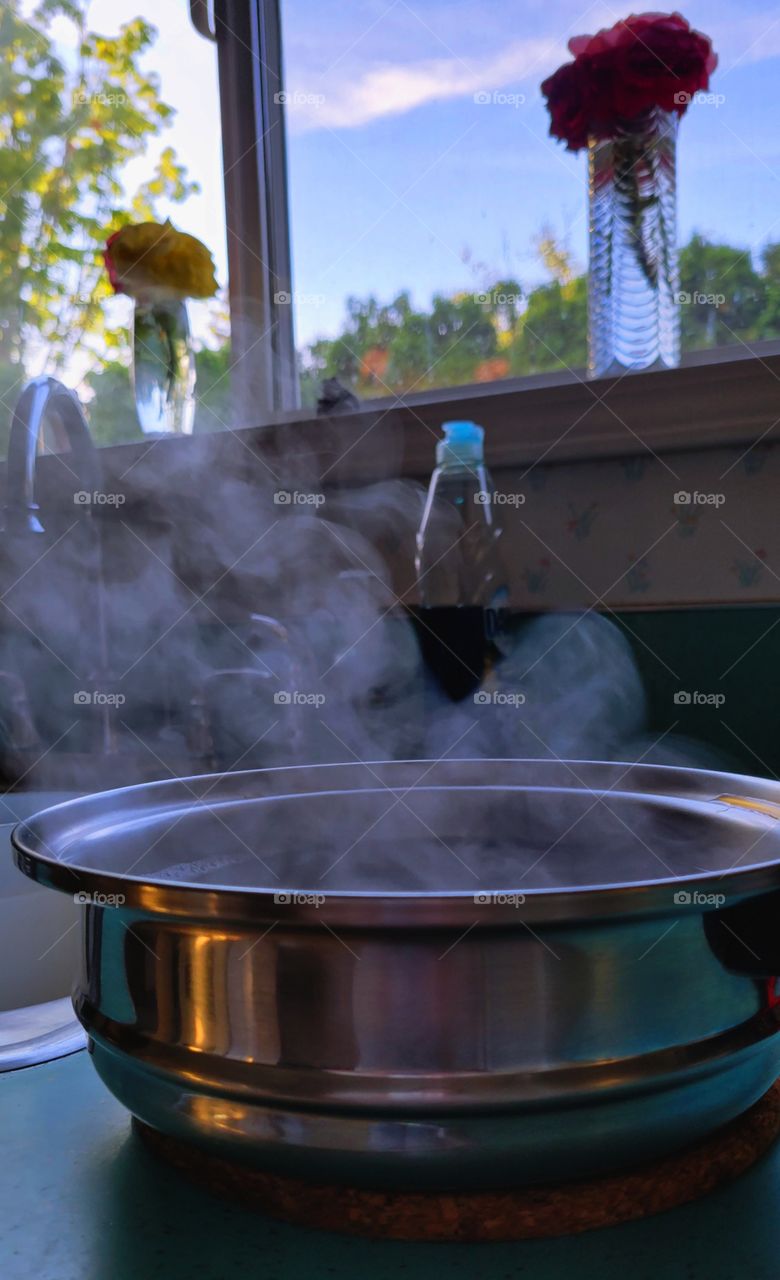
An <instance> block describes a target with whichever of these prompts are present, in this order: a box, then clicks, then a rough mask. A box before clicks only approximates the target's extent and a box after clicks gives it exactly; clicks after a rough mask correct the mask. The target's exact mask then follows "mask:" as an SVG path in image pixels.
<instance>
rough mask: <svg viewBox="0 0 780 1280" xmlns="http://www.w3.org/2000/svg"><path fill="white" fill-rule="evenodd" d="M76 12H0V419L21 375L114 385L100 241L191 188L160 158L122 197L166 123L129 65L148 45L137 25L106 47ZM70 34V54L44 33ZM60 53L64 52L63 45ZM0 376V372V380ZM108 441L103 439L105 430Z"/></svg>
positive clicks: (44, 6) (115, 339) (167, 155)
mask: <svg viewBox="0 0 780 1280" xmlns="http://www.w3.org/2000/svg"><path fill="white" fill-rule="evenodd" d="M86 7H87V6H86V3H85V0H42V2H41V3H40V4H38V5H37V7H36V8H35V10H34V11H33V13H32V15H28V16H27V17H23V16H22V9H21V5H20V3H19V0H3V3H2V6H0V193H2V200H0V390H2V392H3V399H2V404H3V417H4V418H7V415H8V412H9V410H10V408H11V407H12V405H13V400H14V398H15V392H16V391H18V387H19V385H20V383H21V381H23V379H24V377H25V376H26V374H27V373H29V372H30V371H31V370H35V369H39V368H45V369H46V370H47V371H48V372H50V373H53V374H55V375H57V374H58V373H60V372H61V371H63V370H64V369H66V368H67V367H68V366H69V365H70V364H71V362H72V360H73V356H74V353H75V352H77V351H78V352H79V353H80V358H81V360H82V361H83V358H84V353H85V352H86V353H88V355H89V357H90V358H91V360H92V362H93V364H94V365H95V366H96V367H101V366H106V367H107V383H109V382H111V381H112V379H114V380H115V379H116V378H117V377H118V376H119V375H118V372H117V370H116V369H114V368H112V362H114V361H115V360H116V357H117V354H118V353H119V352H120V351H121V349H122V348H123V347H124V346H125V345H126V335H125V334H122V333H116V332H113V331H112V330H111V329H110V327H109V326H108V325H107V324H106V320H105V307H104V302H105V299H106V298H107V296H108V295H109V293H110V287H109V285H108V281H107V280H106V277H105V271H104V267H103V261H102V253H101V250H102V247H103V243H104V241H105V238H106V234H107V233H108V232H110V231H112V230H114V229H116V228H117V227H119V226H121V225H122V224H123V223H125V222H128V221H141V220H144V219H148V218H153V217H155V216H156V211H157V205H158V202H159V201H160V200H163V199H165V200H167V201H170V200H174V201H180V200H184V199H185V198H186V197H187V196H188V195H189V194H190V192H192V191H193V190H194V189H195V187H194V184H192V183H190V182H189V181H188V180H187V176H186V173H185V171H184V169H183V168H182V167H181V165H179V164H178V162H177V160H176V155H175V152H174V151H173V150H172V149H171V148H166V149H165V150H164V151H163V152H162V155H161V157H160V160H159V163H158V165H157V167H156V169H155V170H154V171H153V172H152V173H151V174H150V177H149V179H148V181H147V182H145V183H144V184H143V185H142V186H141V187H139V188H138V190H136V191H135V192H134V193H133V194H131V195H130V196H129V197H128V195H127V194H126V192H125V189H124V186H123V181H122V179H123V173H124V170H125V167H126V165H127V164H128V162H129V161H131V160H133V159H134V158H136V157H138V156H142V155H144V154H145V152H146V149H147V146H148V143H149V141H150V140H151V139H153V138H156V137H157V136H158V135H159V133H160V131H161V130H162V129H163V127H164V126H165V125H166V124H167V123H168V122H169V121H170V119H171V117H172V115H173V110H172V108H171V107H170V106H168V105H167V104H166V103H165V102H163V101H162V100H161V97H160V85H159V81H158V79H157V77H156V76H155V75H154V74H152V73H149V72H146V71H144V70H142V68H141V60H142V58H143V55H144V54H145V53H146V51H147V50H148V49H149V48H150V47H151V46H152V44H153V43H154V40H155V37H156V31H155V28H154V27H153V26H151V25H150V24H149V23H148V22H145V21H144V20H143V19H142V18H136V19H134V20H133V21H132V22H128V23H125V24H124V25H123V26H122V27H121V28H120V30H119V34H118V35H116V36H110V37H109V36H103V35H100V34H99V33H97V32H95V31H91V30H89V29H88V26H87V22H86ZM55 19H59V20H60V21H62V20H63V19H64V20H65V21H66V22H68V23H70V25H71V28H72V32H73V35H74V45H75V54H73V55H71V54H70V53H69V54H67V55H65V54H63V53H62V52H61V50H60V48H59V47H58V45H57V44H55V41H54V39H53V37H52V34H51V27H52V23H53V22H54V20H55ZM67 43H69V42H67ZM9 371H10V372H9ZM106 429H107V427H106Z"/></svg>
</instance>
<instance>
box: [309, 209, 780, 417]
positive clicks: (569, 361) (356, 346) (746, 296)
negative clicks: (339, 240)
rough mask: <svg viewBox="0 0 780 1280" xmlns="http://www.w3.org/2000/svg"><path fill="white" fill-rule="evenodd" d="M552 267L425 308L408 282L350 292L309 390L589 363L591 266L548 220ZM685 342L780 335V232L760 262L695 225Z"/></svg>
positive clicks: (684, 285) (317, 355)
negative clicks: (398, 289) (540, 279)
mask: <svg viewBox="0 0 780 1280" xmlns="http://www.w3.org/2000/svg"><path fill="white" fill-rule="evenodd" d="M536 248H537V252H538V254H539V257H540V260H541V262H542V264H543V265H544V267H545V268H546V270H547V272H548V274H549V275H550V277H551V279H550V280H549V281H548V282H547V283H545V284H541V285H538V286H537V287H536V288H533V289H531V290H529V291H528V292H527V293H524V292H523V290H522V288H521V286H520V285H519V284H518V283H517V281H513V280H505V281H497V282H496V283H494V284H491V285H488V286H486V287H485V289H484V291H482V292H479V293H473V294H472V293H459V294H455V295H454V296H453V297H450V298H446V297H443V296H440V295H437V296H435V297H434V299H433V302H432V305H431V308H430V310H427V311H416V310H415V309H414V307H413V306H412V303H411V301H410V298H409V295H408V294H407V293H403V294H399V296H398V297H397V298H396V299H395V300H394V301H393V302H392V303H390V304H389V306H384V305H383V304H382V303H380V302H379V301H378V300H377V299H376V298H375V297H373V296H371V297H368V298H366V299H362V300H361V299H358V298H350V299H349V302H348V306H347V321H346V325H345V327H344V332H343V333H342V334H340V335H339V336H338V337H337V338H334V339H322V340H320V341H319V342H315V343H314V344H312V346H311V347H309V348H308V349H307V350H306V351H305V352H304V353H303V356H302V362H301V363H302V371H303V372H302V382H303V395H304V400H305V402H307V403H313V402H314V400H315V399H316V388H317V385H318V383H319V380H320V379H322V378H332V377H336V378H339V379H340V381H342V382H343V383H345V384H346V385H347V386H350V387H352V388H353V389H354V390H355V391H356V393H357V394H358V395H360V396H361V397H369V396H381V395H389V394H403V393H408V392H409V391H418V390H425V389H426V388H430V387H445V386H454V385H457V384H458V383H469V382H474V381H488V380H491V381H492V380H494V379H498V378H504V377H509V376H513V377H518V376H522V375H526V374H532V373H543V372H545V371H547V370H552V369H582V368H583V367H584V365H585V363H586V360H587V313H588V299H587V292H588V290H587V276H586V275H584V274H582V273H577V272H576V271H575V269H574V266H573V263H572V260H571V258H570V256H569V254H568V253H567V252H566V250H565V249H563V248H562V247H561V246H560V245H559V244H558V243H556V241H555V240H554V238H553V237H552V236H551V235H550V233H549V232H548V231H542V233H541V235H540V236H539V237H538V239H537V243H536ZM680 291H681V296H682V298H683V301H682V302H681V305H680V314H681V326H682V348H683V351H696V350H700V349H701V348H703V347H715V346H728V345H732V344H735V343H736V344H738V343H740V342H745V343H747V342H750V341H756V340H759V339H762V338H774V337H778V336H780V244H774V245H768V246H767V247H766V248H765V249H764V250H763V252H762V253H761V255H760V258H759V260H758V263H757V264H756V263H755V262H754V260H753V258H752V256H751V254H750V251H749V250H743V249H739V248H735V247H734V246H732V245H726V244H717V243H713V242H711V241H709V240H706V239H705V238H704V237H703V236H700V235H694V236H692V237H691V239H690V240H689V242H688V243H687V244H686V245H685V246H684V248H683V249H682V250H681V253H680Z"/></svg>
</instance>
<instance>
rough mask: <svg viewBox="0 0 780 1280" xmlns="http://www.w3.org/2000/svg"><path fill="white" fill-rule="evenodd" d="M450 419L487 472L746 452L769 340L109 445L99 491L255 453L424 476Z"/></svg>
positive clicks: (776, 401) (313, 465)
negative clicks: (673, 365) (473, 440)
mask: <svg viewBox="0 0 780 1280" xmlns="http://www.w3.org/2000/svg"><path fill="white" fill-rule="evenodd" d="M456 416H457V417H462V416H466V417H469V418H473V419H474V420H475V421H476V422H479V423H480V424H481V425H482V426H484V427H485V430H486V446H487V458H488V463H489V464H490V465H491V467H492V468H493V469H494V470H499V469H501V468H506V467H513V466H525V465H528V464H530V463H538V462H540V461H542V460H544V461H545V462H561V461H564V460H566V461H571V460H587V459H591V458H600V457H627V456H631V455H636V454H642V453H668V452H674V451H680V450H697V449H706V448H715V447H718V446H723V445H729V444H733V445H738V444H741V445H746V444H750V443H755V442H757V441H759V440H762V439H767V438H769V437H770V435H771V433H772V432H773V431H774V428H775V427H776V426H777V425H779V424H780V340H778V341H771V342H762V343H755V344H754V345H753V347H752V348H750V349H748V348H747V347H746V346H738V347H729V348H721V349H719V350H717V351H702V352H696V353H693V354H692V355H690V356H688V357H687V358H686V360H685V362H684V363H683V364H682V365H681V366H680V367H679V368H677V369H667V370H661V371H657V372H653V373H632V374H627V375H623V376H622V377H618V378H600V379H594V380H592V381H588V380H586V379H585V377H584V375H582V374H579V373H576V372H560V373H550V374H541V375H538V376H535V377H530V378H523V379H513V380H509V379H507V380H506V381H503V382H495V383H486V384H472V385H470V386H466V387H454V388H446V389H443V390H437V391H433V392H428V393H425V394H414V395H409V396H408V397H405V398H404V399H403V400H400V399H392V398H388V399H382V400H379V399H377V400H375V401H370V402H366V403H364V405H363V406H362V407H361V408H360V409H359V410H357V411H355V412H353V413H348V414H343V415H340V416H334V417H329V418H318V417H311V418H301V416H300V413H298V414H297V415H293V414H292V413H288V414H285V415H276V417H275V418H274V419H273V420H272V421H271V422H269V423H267V424H266V425H263V426H253V427H242V428H237V429H236V430H233V431H225V432H218V433H214V434H209V435H201V436H192V437H187V438H182V437H176V438H171V439H170V440H161V441H151V440H142V441H138V442H134V443H132V444H125V445H114V446H109V447H107V448H104V449H102V450H101V459H102V461H103V466H104V474H105V480H106V483H108V482H109V481H111V482H114V484H115V487H116V488H118V489H125V490H126V491H127V492H128V494H130V493H132V491H133V490H134V489H135V490H138V489H141V490H142V491H144V492H147V493H148V492H149V490H150V489H151V490H158V491H159V490H161V489H162V488H163V487H164V483H165V476H166V474H169V472H170V471H178V469H179V467H181V466H184V467H186V470H187V471H188V472H189V471H191V469H192V468H193V467H195V468H198V467H199V466H201V465H202V466H203V467H204V468H207V467H209V466H217V467H218V468H220V469H223V468H224V469H230V470H231V471H233V472H243V473H246V472H247V470H248V467H247V464H250V465H251V458H252V455H254V456H255V457H256V456H257V455H258V454H260V455H261V456H262V457H263V458H265V459H268V460H269V462H271V463H272V462H273V459H274V458H276V459H278V461H279V465H280V466H281V467H282V468H283V469H284V470H289V469H290V468H291V467H293V468H294V467H295V464H296V461H299V462H300V464H301V467H304V466H305V469H306V474H307V477H308V478H310V479H313V477H314V476H315V475H319V478H320V482H321V483H322V484H324V485H329V484H330V485H332V484H342V483H346V484H356V483H369V482H371V481H372V480H379V479H383V478H386V477H388V476H398V475H402V476H410V477H419V478H424V477H426V476H427V475H428V474H429V473H430V470H431V467H432V465H433V449H434V441H435V439H436V438H437V437H438V435H439V432H440V428H441V424H442V422H444V421H445V420H446V419H447V418H451V417H456ZM41 461H42V462H44V464H45V463H46V461H47V460H46V459H42V460H41ZM47 469H48V468H47V467H46V466H45V465H44V468H43V471H44V476H43V479H44V485H45V484H46V471H47ZM57 469H58V470H59V471H61V468H59V467H58V468H57Z"/></svg>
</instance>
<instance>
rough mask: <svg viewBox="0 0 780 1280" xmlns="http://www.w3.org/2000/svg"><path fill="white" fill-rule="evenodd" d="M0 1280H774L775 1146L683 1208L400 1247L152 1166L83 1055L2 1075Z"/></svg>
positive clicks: (778, 1206)
mask: <svg viewBox="0 0 780 1280" xmlns="http://www.w3.org/2000/svg"><path fill="white" fill-rule="evenodd" d="M0 1151H1V1153H2V1154H1V1155H0V1276H2V1278H3V1280H158V1278H160V1280H163V1278H164V1280H232V1277H234V1276H236V1277H241V1278H242V1280H246V1278H247V1277H262V1280H314V1278H315V1277H316V1278H317V1280H319V1278H320V1277H328V1276H337V1277H338V1278H339V1280H351V1278H352V1277H355V1278H356V1280H357V1278H358V1277H359V1278H360V1280H369V1278H370V1280H390V1277H393V1278H398V1280H417V1278H418V1277H420V1278H421V1280H422V1278H423V1277H424V1280H430V1276H431V1275H435V1276H436V1277H437V1280H438V1278H440V1277H448V1276H452V1277H455V1278H458V1277H464V1280H465V1278H468V1280H474V1278H475V1277H479V1280H515V1277H523V1280H591V1277H592V1278H593V1280H596V1278H598V1280H627V1277H630V1280H778V1276H780V1143H778V1144H776V1145H775V1147H774V1148H773V1150H772V1152H771V1153H770V1154H769V1155H768V1156H766V1157H765V1158H764V1159H763V1160H762V1161H760V1162H759V1164H757V1165H756V1166H755V1167H754V1168H753V1169H751V1170H750V1172H748V1173H747V1174H745V1175H744V1176H743V1177H742V1178H741V1179H739V1181H738V1182H736V1183H733V1184H732V1185H731V1186H730V1187H727V1188H725V1189H723V1190H721V1191H719V1192H716V1193H715V1194H714V1195H712V1196H709V1197H708V1198H707V1199H705V1200H702V1201H699V1202H698V1203H697V1204H692V1205H686V1206H684V1207H682V1208H680V1209H676V1210H675V1211H674V1212H672V1213H667V1214H662V1215H660V1216H658V1217H655V1218H649V1219H647V1220H645V1221H644V1222H638V1223H631V1224H627V1225H625V1226H622V1227H614V1228H611V1229H610V1230H608V1231H598V1232H591V1233H589V1234H587V1235H582V1236H577V1237H573V1238H569V1239H560V1240H549V1241H528V1242H525V1243H519V1244H480V1245H463V1244H452V1245H449V1244H417V1245H411V1244H399V1243H395V1242H390V1243H388V1242H384V1243H383V1242H381V1241H372V1240H359V1239H351V1238H348V1237H346V1236H338V1235H324V1234H322V1233H320V1232H310V1231H303V1230H301V1229H299V1228H293V1227H287V1226H284V1225H283V1224H280V1223H277V1222H273V1221H271V1220H270V1219H268V1218H266V1217H264V1216H263V1215H261V1214H258V1213H252V1212H249V1211H247V1210H244V1209H238V1208H232V1207H231V1206H230V1205H229V1204H227V1203H225V1202H224V1201H221V1200H218V1199H216V1198H213V1197H211V1196H210V1195H208V1194H207V1193H205V1192H203V1191H200V1190H198V1189H196V1188H194V1187H191V1186H190V1185H188V1184H187V1183H186V1182H184V1181H182V1180H181V1178H180V1177H179V1176H178V1175H177V1174H175V1173H174V1172H173V1171H172V1170H170V1169H168V1168H167V1167H166V1166H165V1165H163V1164H161V1163H159V1162H158V1161H157V1159H156V1158H155V1157H154V1156H153V1155H152V1154H151V1153H150V1152H148V1151H147V1150H146V1149H145V1148H144V1147H143V1146H142V1145H141V1143H140V1142H139V1140H138V1139H137V1138H136V1137H135V1136H134V1135H133V1134H132V1133H131V1131H130V1122H129V1117H128V1115H127V1113H126V1112H125V1111H124V1110H123V1109H122V1108H121V1107H120V1106H119V1104H118V1103H117V1102H115V1101H114V1099H113V1098H112V1097H111V1096H110V1094H109V1093H107V1091H106V1090H105V1088H104V1087H103V1085H102V1084H101V1083H100V1081H99V1080H98V1078H97V1076H96V1074H95V1073H94V1071H93V1070H92V1066H91V1064H90V1061H89V1058H88V1055H87V1054H86V1053H84V1052H81V1053H76V1054H73V1055H72V1056H71V1057H69V1058H63V1059H60V1060H59V1061H58V1062H50V1063H47V1064H45V1065H44V1066H39V1067H29V1068H27V1069H25V1070H21V1071H14V1072H9V1073H6V1074H5V1075H0Z"/></svg>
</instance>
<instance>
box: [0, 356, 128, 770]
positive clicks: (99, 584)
mask: <svg viewBox="0 0 780 1280" xmlns="http://www.w3.org/2000/svg"><path fill="white" fill-rule="evenodd" d="M47 424H48V425H49V426H50V428H54V429H55V430H56V427H57V426H58V425H59V427H60V433H59V434H60V436H61V438H62V442H63V445H64V444H65V443H67V444H68V445H69V455H68V456H69V461H68V463H67V468H68V470H69V471H70V473H71V475H72V476H73V477H74V481H75V485H74V498H75V495H76V493H78V492H79V491H81V492H85V493H89V494H92V493H94V492H95V491H96V490H97V489H98V488H99V477H100V464H99V459H98V454H97V450H96V448H95V444H94V441H93V439H92V436H91V434H90V430H89V426H88V424H87V420H86V418H85V416H84V412H83V410H82V407H81V404H80V402H79V399H78V396H76V394H75V393H74V392H73V391H71V390H70V389H69V388H68V387H66V386H65V385H64V383H62V382H59V381H58V379H56V378H51V377H47V376H42V377H39V378H33V379H32V381H30V382H28V383H27V385H26V386H25V387H24V389H23V391H22V393H21V395H20V396H19V400H18V401H17V404H16V408H15V410H14V414H13V418H12V421H11V432H10V436H9V441H8V460H7V463H6V482H5V502H4V506H3V534H2V535H0V537H3V535H4V536H5V537H6V538H7V537H8V535H10V538H11V544H12V545H14V544H15V545H16V546H17V547H18V546H20V545H21V544H24V543H25V542H27V541H28V540H29V539H30V538H32V539H37V538H39V537H42V536H44V535H45V533H46V529H45V527H44V525H43V523H42V522H41V517H40V507H39V505H38V503H37V501H36V492H35V490H36V469H37V463H38V458H39V456H40V444H41V439H42V434H43V430H44V427H45V426H46V425H47ZM75 505H76V510H77V512H78V516H77V519H78V523H79V526H80V528H81V529H83V530H84V531H85V532H87V543H86V547H87V548H88V551H87V563H85V565H84V571H85V575H86V577H87V580H89V578H90V576H94V583H95V617H94V630H95V637H96V642H97V643H96V657H97V663H98V666H99V668H100V671H99V673H96V674H99V675H101V676H103V677H105V675H107V673H108V665H109V664H108V657H109V655H108V627H107V620H106V602H105V589H104V578H103V556H102V546H101V538H100V531H99V528H98V524H99V522H98V521H95V520H93V518H92V511H93V507H92V504H91V503H89V502H87V503H80V502H78V500H76V503H75ZM27 555H29V552H28V553H26V555H25V556H23V557H22V558H23V559H24V558H26V557H27ZM13 558H14V557H13V553H12V554H11V560H12V561H13ZM42 560H43V555H40V556H38V557H37V559H36V561H35V564H38V563H40V562H41V561H42ZM89 561H91V563H89ZM32 567H34V565H33V566H32ZM25 576H26V575H25V574H23V575H22V578H24V577H25ZM18 581H21V579H19V580H18ZM44 590H45V584H44ZM20 621H21V622H22V624H23V625H25V624H24V619H20ZM28 630H29V628H28ZM113 745H114V726H113V723H112V718H111V712H110V708H109V707H108V706H101V708H100V746H101V750H102V751H104V752H105V751H110V750H112V749H113Z"/></svg>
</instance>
